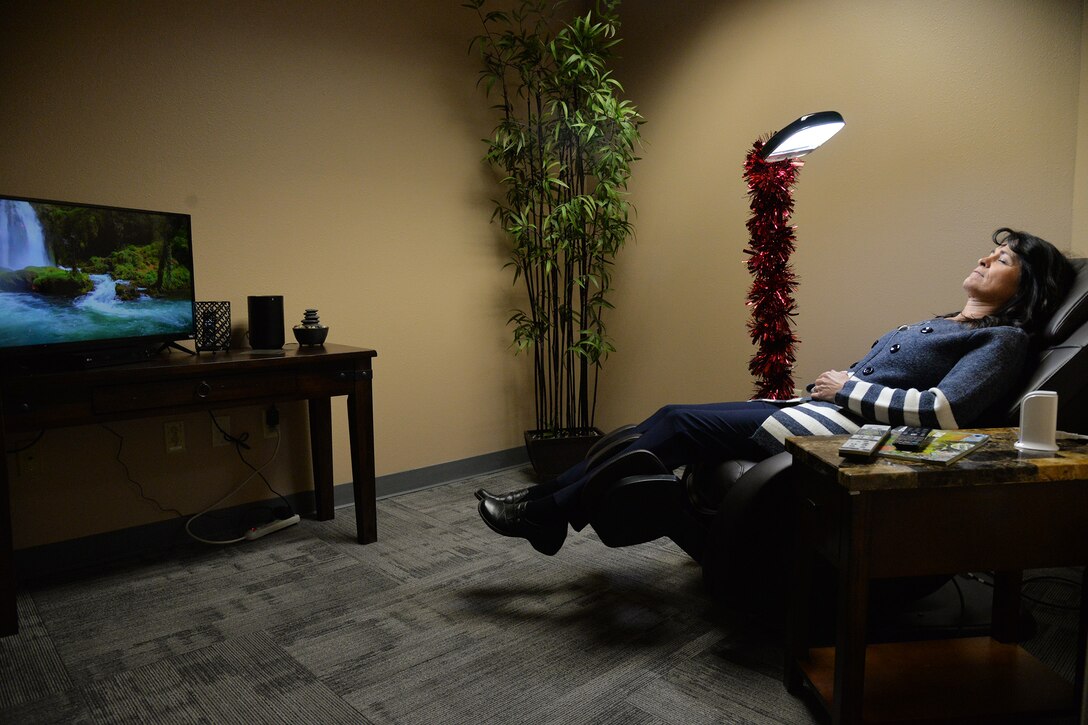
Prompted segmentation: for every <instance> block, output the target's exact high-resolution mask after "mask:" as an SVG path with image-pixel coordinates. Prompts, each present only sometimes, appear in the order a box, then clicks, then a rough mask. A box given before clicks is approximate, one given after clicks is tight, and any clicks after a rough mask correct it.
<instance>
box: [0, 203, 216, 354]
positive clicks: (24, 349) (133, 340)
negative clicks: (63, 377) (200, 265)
mask: <svg viewBox="0 0 1088 725" xmlns="http://www.w3.org/2000/svg"><path fill="white" fill-rule="evenodd" d="M0 199H2V200H8V201H25V202H30V203H33V204H54V205H57V206H70V207H82V208H86V209H106V210H109V211H121V212H134V213H137V214H159V215H169V216H175V217H183V218H184V219H185V225H186V228H187V231H188V236H189V251H190V254H191V253H192V248H193V217H192V215H191V214H188V213H186V212H175V211H162V210H156V209H141V208H138V207H127V206H114V205H111V204H94V203H87V202H80V201H63V200H59V199H41V198H37V197H30V196H16V195H12V194H2V193H0ZM192 266H193V267H195V266H196V261H195V259H194V260H193V265H192ZM189 279H190V282H191V284H190V299H189V305H190V310H191V312H190V317H189V320H190V325H189V329H188V330H186V331H184V332H183V331H178V332H163V333H157V334H148V335H133V336H128V337H100V338H91V339H87V340H70V341H65V342H41V343H33V344H30V345H9V346H3V345H0V362H2V363H4V364H8V363H14V364H18V365H22V364H25V363H26V361H27V360H35V361H37V360H42V359H50V358H55V359H56V360H55V362H60V361H65V362H68V363H72V364H76V365H82V366H95V365H109V364H119V363H124V362H129V361H132V360H136V359H140V358H150V357H153V356H154V355H155V354H157V353H158V352H159V351H161V350H162V349H164V348H166V347H169V346H175V347H177V342H178V341H181V340H189V341H195V340H196V325H197V319H196V270H195V269H192V268H190V269H189ZM181 349H184V348H181ZM65 366H66V365H65Z"/></svg>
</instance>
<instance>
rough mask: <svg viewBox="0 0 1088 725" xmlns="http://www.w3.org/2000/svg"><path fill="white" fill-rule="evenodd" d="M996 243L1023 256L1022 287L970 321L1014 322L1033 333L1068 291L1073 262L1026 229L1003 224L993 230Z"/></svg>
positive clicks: (979, 323) (982, 323) (978, 324)
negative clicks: (987, 312) (999, 304)
mask: <svg viewBox="0 0 1088 725" xmlns="http://www.w3.org/2000/svg"><path fill="white" fill-rule="evenodd" d="M993 242H994V246H1000V245H1002V244H1006V245H1008V247H1009V249H1011V250H1012V251H1014V252H1016V256H1017V257H1019V258H1020V286H1019V288H1018V289H1017V290H1016V293H1015V294H1014V295H1013V296H1012V297H1011V298H1010V299H1009V301H1008V302H1006V303H1005V304H1004V305H1002V306H1001V307H1000V308H999V309H997V310H996V311H995V312H994V313H993V314H992V315H987V316H986V317H983V318H981V319H978V320H971V321H969V322H968V324H970V325H972V326H973V327H992V326H994V325H1011V326H1013V327H1020V328H1023V329H1024V331H1026V332H1027V333H1028V334H1030V335H1032V336H1034V335H1036V334H1038V333H1039V332H1041V331H1042V329H1043V327H1044V326H1045V325H1046V323H1047V320H1049V319H1050V316H1051V314H1053V313H1054V310H1055V309H1057V308H1058V306H1059V305H1061V303H1062V301H1063V300H1065V297H1066V295H1067V294H1069V288H1070V287H1071V286H1072V284H1073V277H1074V276H1075V272H1074V270H1073V265H1071V264H1070V263H1069V260H1068V259H1067V258H1066V256H1065V255H1064V254H1062V253H1061V252H1060V251H1058V249H1057V248H1056V247H1055V246H1054V245H1053V244H1051V243H1050V242H1048V241H1046V240H1045V239H1040V238H1039V237H1036V236H1034V235H1032V234H1028V233H1027V232H1018V231H1016V230H1015V229H1009V228H1008V227H1001V228H1000V229H998V230H997V231H995V232H994V233H993Z"/></svg>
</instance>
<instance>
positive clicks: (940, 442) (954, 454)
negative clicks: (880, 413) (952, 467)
mask: <svg viewBox="0 0 1088 725" xmlns="http://www.w3.org/2000/svg"><path fill="white" fill-rule="evenodd" d="M903 430H905V426H899V427H898V428H892V430H891V435H890V436H888V440H887V441H886V442H885V443H884V444H883V445H882V446H881V447H880V450H878V451H877V452H876V455H878V456H880V457H882V458H894V459H897V460H901V461H918V462H921V463H937V464H940V465H942V466H947V465H949V464H950V463H955V462H956V461H958V460H960V459H961V458H963V457H964V456H967V455H970V454H972V453H974V452H975V451H977V450H978V449H979V448H981V447H982V446H984V445H986V442H987V441H988V440H990V436H988V435H987V434H985V433H972V432H971V431H965V430H941V429H939V428H935V429H934V430H933V432H932V433H930V436H929V440H928V441H927V442H926V445H925V447H924V448H922V449H921V450H917V451H904V450H900V449H898V448H896V447H895V438H896V435H897V434H898V433H899V432H902V431H903Z"/></svg>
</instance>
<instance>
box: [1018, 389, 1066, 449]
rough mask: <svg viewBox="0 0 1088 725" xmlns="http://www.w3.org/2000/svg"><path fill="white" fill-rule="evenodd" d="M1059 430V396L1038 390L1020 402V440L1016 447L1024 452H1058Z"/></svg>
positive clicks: (1051, 392)
mask: <svg viewBox="0 0 1088 725" xmlns="http://www.w3.org/2000/svg"><path fill="white" fill-rule="evenodd" d="M1057 430H1058V394H1057V393H1055V392H1054V391H1052V390H1036V391H1034V392H1032V393H1028V394H1027V395H1025V396H1024V399H1023V400H1021V401H1020V440H1018V441H1017V442H1016V447H1017V448H1019V449H1020V450H1023V451H1047V452H1053V451H1056V450H1058V444H1057V442H1056V441H1055V437H1056V434H1057Z"/></svg>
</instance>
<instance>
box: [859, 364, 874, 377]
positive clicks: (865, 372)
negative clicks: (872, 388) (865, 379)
mask: <svg viewBox="0 0 1088 725" xmlns="http://www.w3.org/2000/svg"><path fill="white" fill-rule="evenodd" d="M861 374H862V375H872V374H873V368H872V366H871V365H866V366H865V367H863V368H862V369H861Z"/></svg>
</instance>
